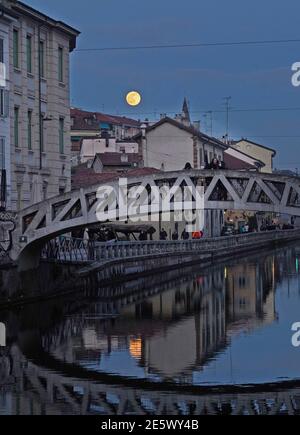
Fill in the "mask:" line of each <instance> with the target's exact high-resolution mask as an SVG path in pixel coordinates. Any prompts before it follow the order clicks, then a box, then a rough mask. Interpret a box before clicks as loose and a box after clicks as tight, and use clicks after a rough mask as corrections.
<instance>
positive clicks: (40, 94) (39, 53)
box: [38, 24, 43, 170]
mask: <svg viewBox="0 0 300 435" xmlns="http://www.w3.org/2000/svg"><path fill="white" fill-rule="evenodd" d="M42 26H43V25H42V24H39V26H38V47H39V49H38V63H39V65H38V66H39V73H38V76H39V138H40V140H39V142H40V146H39V154H40V155H39V158H40V170H42V169H43V156H42V152H43V150H42V141H43V123H42V68H41V60H42V59H41V44H40V43H41V27H42Z"/></svg>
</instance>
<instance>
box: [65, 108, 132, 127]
mask: <svg viewBox="0 0 300 435" xmlns="http://www.w3.org/2000/svg"><path fill="white" fill-rule="evenodd" d="M71 117H72V118H74V124H73V126H72V130H95V131H97V130H99V124H100V123H104V124H112V125H125V126H128V127H136V128H138V127H139V126H140V122H139V121H137V120H135V119H130V118H126V117H122V116H115V115H107V114H105V113H100V112H88V111H86V110H81V109H77V108H71ZM85 119H89V120H91V123H90V124H87V123H86V122H85Z"/></svg>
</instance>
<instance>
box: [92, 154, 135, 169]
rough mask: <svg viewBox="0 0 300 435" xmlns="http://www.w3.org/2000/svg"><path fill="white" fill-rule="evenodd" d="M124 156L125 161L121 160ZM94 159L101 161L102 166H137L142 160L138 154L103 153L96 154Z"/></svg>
mask: <svg viewBox="0 0 300 435" xmlns="http://www.w3.org/2000/svg"><path fill="white" fill-rule="evenodd" d="M124 156H126V158H127V161H125V160H122V158H123V159H124ZM96 157H98V158H99V159H100V160H101V162H102V163H103V165H104V166H128V165H132V164H134V163H137V164H138V163H140V162H141V161H142V160H143V158H142V156H141V155H140V154H138V153H128V154H121V153H103V154H97V155H96Z"/></svg>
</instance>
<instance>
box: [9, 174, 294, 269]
mask: <svg viewBox="0 0 300 435" xmlns="http://www.w3.org/2000/svg"><path fill="white" fill-rule="evenodd" d="M124 177H125V175H124ZM122 180H123V181H124V178H123V179H122ZM126 183H127V184H126V186H127V188H131V187H135V188H137V189H144V191H147V192H148V196H149V201H150V198H152V197H153V192H154V190H155V188H161V187H163V186H168V187H169V188H171V189H172V188H174V187H182V186H184V185H187V186H194V187H195V188H197V187H199V186H200V187H201V186H202V187H203V192H204V198H203V200H204V201H203V206H204V209H208V210H209V209H211V210H225V209H230V210H246V211H259V212H274V213H284V214H289V215H293V216H300V178H298V177H286V176H280V175H275V174H264V173H258V172H246V171H245V172H244V171H230V170H215V171H214V170H183V171H175V172H160V173H155V174H153V175H150V176H146V177H129V178H128V179H127V181H126ZM105 186H107V187H108V188H110V189H111V191H112V192H116V193H117V201H116V208H117V209H119V208H120V206H121V204H120V202H121V193H122V189H123V187H124V186H122V185H121V188H120V182H119V180H115V181H111V182H109V185H107V183H106V184H100V185H99V184H98V185H95V186H91V187H87V188H85V189H80V190H73V191H71V192H67V193H65V194H64V195H62V196H58V197H54V198H51V199H48V200H46V201H43V202H41V203H39V204H35V205H33V206H31V207H28V208H26V209H24V210H22V211H21V212H20V213H19V214H18V216H17V223H16V229H15V230H14V232H13V244H12V250H11V258H12V259H14V260H17V259H18V258H19V257H20V256H22V257H23V258H25V257H26V258H27V260H28V261H32V259H34V258H35V259H36V258H37V253H38V251H39V249H40V246H41V244H42V243H43V242H45V241H47V240H49V239H52V238H54V237H55V236H58V235H60V234H64V233H67V232H69V231H72V230H74V229H77V228H83V227H88V226H90V225H94V224H96V223H99V222H101V221H99V219H98V217H99V216H98V215H97V210H99V208H100V209H101V208H102V210H104V209H105V204H106V203H107V201H108V198H107V196H106V197H105V195H103V194H102V195H101V194H100V195H99V193H98V194H97V192H98V189H99V187H105ZM120 189H121V190H120ZM120 192H121V193H120ZM156 199H157V198H156ZM160 200H161V198H160V199H159V201H160ZM123 201H124V197H123ZM149 201H148V200H146V201H145V202H144V205H143V206H142V207H140V209H139V213H141V214H143V213H144V214H147V213H148V212H149ZM176 206H177V205H176V200H174V201H173V202H172V206H171V207H173V209H176ZM192 207H195V208H196V207H197V203H196V200H195V198H192ZM157 210H158V209H156V211H157ZM171 211H172V210H171ZM112 220H113V219H112ZM124 220H126V219H125V217H124ZM103 222H105V220H103Z"/></svg>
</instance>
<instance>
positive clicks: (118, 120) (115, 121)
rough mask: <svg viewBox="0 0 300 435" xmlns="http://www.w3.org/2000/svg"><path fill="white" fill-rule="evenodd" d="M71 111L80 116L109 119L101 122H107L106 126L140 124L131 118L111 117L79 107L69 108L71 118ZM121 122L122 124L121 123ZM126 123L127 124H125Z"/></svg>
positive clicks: (134, 125) (137, 125)
mask: <svg viewBox="0 0 300 435" xmlns="http://www.w3.org/2000/svg"><path fill="white" fill-rule="evenodd" d="M72 110H73V111H75V110H78V112H82V114H86V115H99V116H105V117H106V118H109V119H107V120H105V121H103V122H104V123H105V122H107V123H108V124H109V123H111V124H114V125H121V126H122V125H125V126H128V127H140V125H141V122H140V121H138V120H136V119H133V118H127V117H124V116H120V115H111V114H109V113H102V112H91V111H89V110H85V109H80V108H79V107H71V108H70V111H71V116H72ZM122 121H123V122H122ZM127 121H128V122H127Z"/></svg>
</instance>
